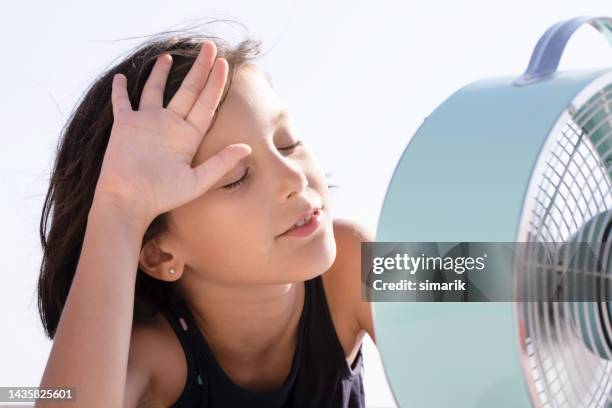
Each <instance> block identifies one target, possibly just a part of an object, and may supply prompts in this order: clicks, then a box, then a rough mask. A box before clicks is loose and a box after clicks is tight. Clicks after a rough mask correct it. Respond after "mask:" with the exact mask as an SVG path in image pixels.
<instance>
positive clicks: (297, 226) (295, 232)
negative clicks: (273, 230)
mask: <svg viewBox="0 0 612 408" xmlns="http://www.w3.org/2000/svg"><path fill="white" fill-rule="evenodd" d="M322 210H323V207H321V208H318V207H317V208H311V209H310V210H308V211H306V212H305V213H304V214H302V215H301V216H300V217H299V218H298V219H297V221H296V222H295V223H294V224H293V225H292V226H291V227H289V229H287V230H286V231H285V232H283V233H282V234H281V235H279V236H281V237H282V236H308V235H310V234H312V233H313V232H314V231H315V230H316V229H317V227H318V226H319V216H320V213H321V211H322Z"/></svg>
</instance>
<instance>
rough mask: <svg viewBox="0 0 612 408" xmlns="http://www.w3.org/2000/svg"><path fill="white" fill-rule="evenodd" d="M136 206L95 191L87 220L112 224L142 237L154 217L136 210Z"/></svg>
mask: <svg viewBox="0 0 612 408" xmlns="http://www.w3.org/2000/svg"><path fill="white" fill-rule="evenodd" d="M137 208H138V207H137V206H134V205H130V204H129V203H125V202H123V201H122V200H118V199H117V198H115V197H113V196H112V195H110V194H106V193H103V192H99V191H96V192H95V194H94V199H93V201H92V204H91V208H90V210H89V214H88V219H89V220H91V219H92V218H96V219H102V220H104V222H114V223H119V224H121V225H123V226H124V227H126V228H129V229H130V230H132V231H134V232H136V233H139V234H142V235H144V233H145V231H146V230H147V228H148V227H149V225H150V224H151V222H152V221H153V219H154V217H152V216H150V215H148V214H146V213H144V212H143V211H140V210H138V209H137Z"/></svg>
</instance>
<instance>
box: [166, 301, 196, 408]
mask: <svg viewBox="0 0 612 408" xmlns="http://www.w3.org/2000/svg"><path fill="white" fill-rule="evenodd" d="M160 311H161V313H163V315H164V316H165V317H166V320H167V321H168V322H169V323H170V326H171V327H172V330H173V331H174V333H175V335H176V337H178V339H179V342H180V344H181V347H182V349H183V352H184V354H185V358H186V360H187V381H186V383H185V387H184V388H183V390H182V392H181V394H180V396H179V399H178V400H176V401H175V402H174V403H173V404H172V405H171V407H170V408H178V407H185V406H198V407H200V406H202V405H201V404H202V403H203V402H204V401H206V391H207V387H206V384H204V382H205V379H206V376H205V371H206V370H205V365H204V364H203V361H202V359H201V357H200V356H199V353H198V352H197V349H196V348H195V344H194V342H193V340H192V339H191V337H190V336H189V333H188V330H189V326H188V325H187V313H188V311H186V310H185V308H184V306H183V305H182V304H181V301H180V300H174V301H168V302H167V303H165V304H164V305H163V306H162V307H161V309H160Z"/></svg>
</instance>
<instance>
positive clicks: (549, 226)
mask: <svg viewBox="0 0 612 408" xmlns="http://www.w3.org/2000/svg"><path fill="white" fill-rule="evenodd" d="M611 101H612V85H608V86H606V87H605V88H603V89H600V90H599V91H598V92H597V93H596V94H594V95H593V96H592V97H591V98H590V99H588V101H587V102H586V103H585V104H584V105H583V106H580V107H577V108H574V107H570V108H569V109H568V111H567V115H565V116H564V117H566V118H568V119H567V120H566V121H565V122H564V123H563V125H562V126H561V127H560V128H559V127H557V128H556V129H559V131H558V132H557V133H556V134H551V136H550V137H551V138H553V139H552V140H549V141H548V142H547V146H549V148H547V149H545V150H544V151H543V153H542V154H543V155H544V156H543V157H542V158H541V160H542V161H541V163H543V165H541V166H538V167H539V168H538V169H537V171H536V172H535V173H534V175H533V177H537V178H538V179H537V189H536V190H534V191H535V194H534V195H533V196H532V197H531V198H529V199H533V200H534V202H533V203H532V206H531V208H532V210H531V212H530V213H528V214H527V215H526V217H527V218H526V221H527V242H533V243H546V244H545V245H540V246H538V248H545V249H546V253H535V251H534V252H530V251H532V250H531V249H529V248H532V247H530V246H529V245H527V246H526V247H525V248H527V249H525V251H526V252H525V253H524V254H523V256H524V259H525V263H524V264H521V266H520V267H518V269H517V270H516V274H515V276H516V277H517V287H519V288H524V290H526V291H530V292H531V295H532V296H534V297H531V298H529V299H530V300H536V299H539V298H537V297H536V295H537V294H536V293H534V291H539V290H541V289H542V287H546V285H547V282H546V279H549V277H550V276H549V275H547V272H546V271H547V269H546V265H543V264H542V261H541V259H543V258H546V259H548V260H549V261H550V263H548V264H547V265H548V266H549V267H550V265H551V264H552V265H559V264H558V263H556V262H557V261H558V259H556V258H555V257H556V256H557V254H559V251H560V249H561V246H562V245H563V244H564V243H567V242H568V241H571V240H574V241H580V242H591V241H598V240H600V238H601V234H600V233H599V232H598V229H597V228H595V227H587V228H585V225H589V221H591V223H592V224H593V222H592V220H594V219H598V223H599V224H601V223H605V224H606V225H607V223H608V222H609V221H610V216H609V215H610V214H612V212H610V211H609V210H610V209H611V208H612V194H611V193H612V191H611V178H610V174H611V170H612V151H611V147H612V113H611V108H612V103H611ZM593 225H594V224H593ZM598 234H599V235H598ZM538 260H540V261H539V262H538ZM560 265H561V268H562V272H563V273H567V272H568V267H567V265H564V264H563V263H561V264H560ZM583 266H584V265H583ZM587 271H588V273H586V272H587ZM573 272H574V273H576V274H580V273H586V275H589V276H594V277H597V276H605V279H609V277H608V274H607V271H606V270H603V271H598V270H589V268H587V267H584V268H582V269H580V268H579V270H575V271H573ZM570 273H572V271H570ZM586 275H585V276H586ZM542 282H544V284H542ZM543 285H544V286H543ZM557 300H563V299H557ZM593 305H595V306H593ZM602 306H603V307H602ZM594 307H595V308H597V307H602V308H601V309H598V310H603V311H604V312H602V313H601V316H602V318H598V319H593V318H592V316H593V310H595V309H594ZM607 310H608V309H607V302H570V301H554V302H553V301H548V302H547V301H529V302H519V303H518V309H517V311H518V313H519V319H521V320H520V321H521V322H522V323H521V326H522V331H523V333H522V337H521V341H522V342H523V344H522V347H523V351H524V356H525V364H524V368H525V375H526V379H527V381H528V383H529V384H530V390H531V394H532V395H531V397H532V402H533V403H534V404H535V405H536V406H542V407H571V408H575V407H606V406H612V352H610V350H608V349H606V348H605V347H603V346H602V344H604V343H605V338H606V336H610V338H612V326H611V322H610V319H609V314H608V313H605V311H607ZM598 316H599V314H598ZM606 353H607V354H606Z"/></svg>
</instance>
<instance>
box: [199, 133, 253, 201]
mask: <svg viewBox="0 0 612 408" xmlns="http://www.w3.org/2000/svg"><path fill="white" fill-rule="evenodd" d="M251 151H252V149H251V146H249V145H247V144H244V143H237V144H232V145H229V146H227V147H225V148H224V149H223V150H221V151H220V152H219V153H217V154H215V155H214V156H212V157H210V158H209V159H208V160H206V161H205V162H204V163H202V164H200V165H199V166H197V167H196V168H194V169H193V171H194V173H195V176H196V196H200V195H202V194H204V193H205V192H206V191H208V190H209V189H210V188H211V187H212V186H213V185H215V183H217V182H218V181H219V180H221V178H222V177H223V176H224V175H225V174H226V173H227V172H228V171H230V170H231V169H233V168H234V167H235V166H236V164H238V162H239V161H240V160H242V159H243V158H245V157H246V156H248V155H249V154H251Z"/></svg>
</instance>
